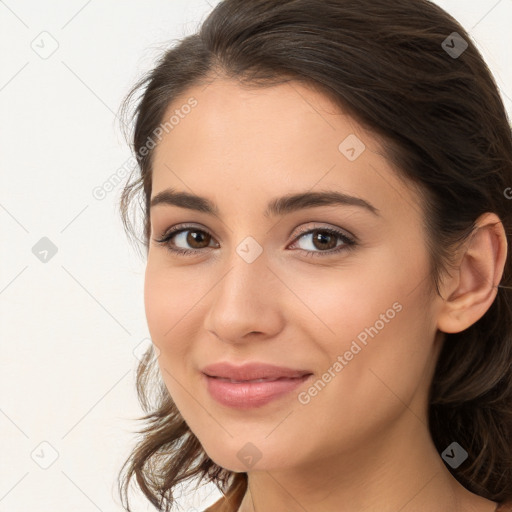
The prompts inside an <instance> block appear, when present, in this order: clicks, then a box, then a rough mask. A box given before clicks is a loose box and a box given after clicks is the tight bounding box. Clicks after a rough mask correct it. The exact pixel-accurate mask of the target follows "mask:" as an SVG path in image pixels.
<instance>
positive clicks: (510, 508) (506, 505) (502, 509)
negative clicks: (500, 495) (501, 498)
mask: <svg viewBox="0 0 512 512" xmlns="http://www.w3.org/2000/svg"><path fill="white" fill-rule="evenodd" d="M496 512H512V500H511V501H505V502H503V503H500V504H499V505H498V508H497V509H496Z"/></svg>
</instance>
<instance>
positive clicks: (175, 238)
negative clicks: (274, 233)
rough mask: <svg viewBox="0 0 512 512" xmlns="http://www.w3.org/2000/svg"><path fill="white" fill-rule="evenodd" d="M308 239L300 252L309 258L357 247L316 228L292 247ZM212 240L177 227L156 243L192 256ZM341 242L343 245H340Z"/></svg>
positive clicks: (201, 232) (341, 235) (340, 235)
mask: <svg viewBox="0 0 512 512" xmlns="http://www.w3.org/2000/svg"><path fill="white" fill-rule="evenodd" d="M306 237H309V238H310V242H309V243H308V244H307V245H309V248H300V250H302V251H305V252H306V253H308V256H324V255H325V256H328V255H332V254H334V253H338V252H341V251H343V250H346V249H351V248H353V247H354V246H355V245H356V242H355V240H353V239H352V238H350V237H348V236H347V235H345V234H344V233H342V232H341V231H337V230H335V229H332V228H329V229H327V228H316V229H310V230H309V231H305V232H303V233H300V234H299V235H298V236H297V237H296V238H295V241H294V243H293V244H292V246H293V245H296V243H297V241H299V240H301V239H303V238H304V239H305V238H306ZM212 240H213V237H212V235H211V234H210V233H208V232H207V231H205V230H202V229H197V228H192V227H188V228H187V227H181V228H180V227H177V228H172V229H171V230H170V231H167V233H166V234H164V236H163V238H161V239H155V242H157V243H159V244H162V245H164V246H165V247H166V248H167V249H168V250H169V251H170V252H171V253H174V254H180V255H185V256H191V255H197V254H199V253H200V252H201V251H202V250H203V249H208V248H211V246H210V242H211V241H212ZM340 240H341V242H342V243H341V244H338V241H340ZM180 242H181V243H182V244H185V245H187V244H188V246H189V247H190V246H192V249H189V248H184V247H179V246H177V243H180ZM214 247H215V245H214ZM217 247H218V245H217ZM315 249H316V250H315Z"/></svg>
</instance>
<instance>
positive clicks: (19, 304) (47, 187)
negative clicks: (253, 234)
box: [0, 0, 512, 512]
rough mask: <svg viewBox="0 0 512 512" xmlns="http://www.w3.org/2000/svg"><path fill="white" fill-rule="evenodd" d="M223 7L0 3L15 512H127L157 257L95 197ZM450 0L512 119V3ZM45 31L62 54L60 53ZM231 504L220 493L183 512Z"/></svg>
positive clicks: (7, 445)
mask: <svg viewBox="0 0 512 512" xmlns="http://www.w3.org/2000/svg"><path fill="white" fill-rule="evenodd" d="M210 1H211V5H210V4H208V3H207V1H206V0H167V1H164V0H151V1H146V2H142V1H140V2H135V1H125V2H114V1H112V0H107V1H99V0H89V1H86V0H72V1H67V2H64V1H60V2H59V1H42V2H36V1H35V0H32V1H22V0H6V1H5V2H3V1H0V45H1V65H0V130H1V131H0V166H1V185H0V225H1V255H2V262H1V265H0V313H1V358H2V359H1V361H2V365H1V371H0V386H1V387H0V389H1V397H0V435H1V445H0V446H1V454H0V461H1V465H0V511H8V512H27V511H28V510H31V511H37V512H61V511H62V512H64V511H66V512H67V511H69V510H74V511H84V512H89V511H91V512H93V511H98V510H100V511H103V512H107V511H121V510H122V507H121V506H120V502H119V499H118V497H117V492H116V485H117V484H116V482H115V478H116V476H117V472H118V470H119V469H120V466H121V464H122V462H124V460H125V458H126V456H127V455H128V453H129V451H130V447H131V446H132V444H133V442H134V439H135V437H134V434H132V432H134V431H135V430H136V429H137V428H139V427H140V426H141V424H140V423H138V422H135V421H131V418H136V417H138V416H140V415H141V414H142V410H141V409H140V408H139V405H138V402H137V399H136V393H135V368H136V365H137V362H138V360H137V358H136V355H134V349H135V353H139V352H138V351H137V348H136V347H138V346H139V349H140V348H141V347H146V346H147V345H146V344H147V343H148V341H147V338H148V337H149V333H148V330H147V326H146V319H145V316H144V303H143V277H144V261H143V260H142V258H141V257H140V256H138V254H137V253H136V252H135V251H134V249H133V247H132V246H131V245H130V244H129V242H128V240H127V238H126V237H125V234H124V232H123V230H122V225H121V221H120V218H119V215H118V213H117V202H118V200H119V193H120V190H121V186H120V185H119V186H117V187H116V189H115V190H113V191H112V192H110V193H109V194H107V195H106V197H105V198H104V199H103V200H98V199H96V198H95V197H93V194H92V191H93V190H94V189H95V187H98V186H101V185H102V184H103V183H104V182H105V181H107V180H108V179H109V177H110V176H111V175H112V174H114V173H115V172H116V171H117V170H118V169H119V168H121V167H122V166H123V165H124V163H125V162H126V161H127V160H128V158H129V157H130V153H129V150H128V147H127V146H126V144H125V142H124V139H123V137H122V135H121V132H120V130H119V124H118V122H117V121H116V120H115V113H117V111H118V108H119V105H120V102H121V99H122V98H123V96H124V95H125V94H126V92H127V91H128V89H129V88H130V86H131V85H132V84H133V83H134V82H135V81H136V79H137V78H139V77H140V76H141V74H142V73H143V72H145V71H147V70H148V69H149V68H150V67H151V66H152V64H153V63H154V61H155V59H156V57H157V56H158V55H159V53H158V49H159V48H160V47H163V46H164V45H166V44H168V43H171V42H172V41H173V40H176V39H179V38H182V37H184V36H185V35H188V34H190V33H192V32H193V31H195V29H196V28H197V26H198V24H199V23H200V22H201V20H203V19H204V18H205V16H206V15H207V13H208V12H209V11H210V10H211V8H212V6H214V5H215V4H216V3H217V2H216V1H214V0H210ZM437 3H438V4H439V5H441V6H442V7H444V8H445V9H446V10H448V11H449V12H450V13H451V14H452V15H454V16H455V17H456V18H457V19H458V20H459V21H460V22H461V23H462V25H463V26H464V27H465V28H466V29H468V30H469V32H470V34H471V35H472V36H473V38H474V40H475V41H476V42H477V45H478V47H479V48H480V50H481V51H482V53H483V55H484V57H485V59H486V60H487V62H488V65H489V67H490V68H491V70H492V71H493V73H494V75H495V77H496V79H497V81H498V84H499V86H500V89H501V92H502V97H503V99H504V101H505V104H506V106H507V110H508V112H509V115H510V113H511V112H512V67H511V65H510V64H511V62H512V58H511V48H512V33H511V31H510V27H511V26H512V0H501V1H497V0H473V1H468V0H465V1H462V0H442V1H441V0H439V1H438V2H437ZM43 31H46V32H48V33H49V34H51V36H48V35H43V36H40V34H41V32H43ZM42 37H45V38H46V39H45V40H44V48H46V50H47V51H48V49H51V48H52V46H51V45H52V44H53V45H55V46H56V45H57V44H58V48H57V50H56V51H55V53H53V54H52V55H51V56H49V57H48V58H46V59H44V58H41V57H40V56H39V55H38V53H36V51H34V49H33V47H34V46H37V45H39V47H40V48H41V49H40V50H39V51H43V48H42V47H43V43H42V42H41V38H42ZM51 38H53V39H54V40H55V41H56V42H52V39H51ZM511 186H512V184H511ZM42 237H47V238H49V239H50V240H51V241H52V242H53V244H55V246H56V247H57V249H58V251H57V253H56V254H55V256H53V257H52V258H51V259H50V260H49V261H48V262H46V263H43V262H41V261H40V260H39V259H38V258H36V256H35V255H34V254H33V252H32V248H33V246H34V245H35V244H36V243H37V242H38V241H39V240H40V239H41V238H42ZM144 340H146V341H144ZM141 343H142V345H140V344H141ZM42 442H46V443H49V444H50V445H51V447H50V446H49V445H47V444H43V445H40V443H42ZM53 450H56V451H57V452H58V458H57V459H56V460H55V462H54V463H53V464H52V465H51V466H50V467H48V468H47V469H43V468H42V467H40V465H41V464H42V465H44V464H45V463H46V464H48V463H49V462H51V457H52V453H53ZM132 496H134V497H133V504H134V510H136V511H145V510H154V508H153V507H150V506H149V505H147V504H146V502H145V500H144V499H142V498H137V497H136V495H132ZM220 496H221V495H220V493H219V492H218V491H217V490H216V489H215V487H213V486H212V485H211V486H208V487H206V488H205V489H204V492H203V493H201V496H199V495H197V494H196V495H195V497H193V496H189V497H188V498H183V499H182V500H181V501H180V508H179V509H178V510H183V511H188V512H193V511H195V510H196V509H194V508H193V507H197V508H198V509H200V510H202V508H204V507H205V506H206V505H209V504H211V503H213V502H214V501H216V500H217V499H218V498H219V497H220ZM203 497H204V498H203ZM201 507H202V508H201Z"/></svg>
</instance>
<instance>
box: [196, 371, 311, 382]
mask: <svg viewBox="0 0 512 512" xmlns="http://www.w3.org/2000/svg"><path fill="white" fill-rule="evenodd" d="M205 375H206V376H207V377H210V378H212V379H217V380H219V381H222V382H231V383H233V384H244V383H247V382H275V381H279V380H299V379H303V378H304V377H308V376H309V375H312V373H308V374H304V375H301V376H299V377H277V378H273V377H266V378H261V379H244V380H235V379H227V378H225V377H215V376H213V375H207V374H205Z"/></svg>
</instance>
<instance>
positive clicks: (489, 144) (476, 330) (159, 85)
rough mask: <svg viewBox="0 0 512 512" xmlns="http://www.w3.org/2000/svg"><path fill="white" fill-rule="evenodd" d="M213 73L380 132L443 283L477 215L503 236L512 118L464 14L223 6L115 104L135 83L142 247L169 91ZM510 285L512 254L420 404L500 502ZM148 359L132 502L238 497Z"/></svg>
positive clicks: (510, 411)
mask: <svg viewBox="0 0 512 512" xmlns="http://www.w3.org/2000/svg"><path fill="white" fill-rule="evenodd" d="M454 32H457V34H458V35H454V34H453V33H454ZM466 45H467V47H466ZM219 76H222V77H227V78H230V79H233V80H237V81H238V82H239V83H241V84H242V83H244V84H249V85H251V86H254V87H266V86H269V85H274V84H280V83H283V82H285V81H288V80H295V81H299V82H301V83H304V84H308V85H310V86H312V87H316V88H317V89H318V90H320V91H322V92H323V93H324V94H325V95H327V96H329V97H330V98H332V99H333V100H334V101H335V102H336V104H337V105H339V107H340V108H341V109H343V111H344V112H347V113H348V114H350V115H352V116H353V118H354V119H355V120H356V121H358V122H359V123H360V124H361V125H362V126H364V127H366V128H368V129H369V130H370V131H371V132H372V133H374V134H375V136H377V137H379V140H382V141H383V147H384V148H385V156H386V157H387V158H388V159H389V161H390V162H392V163H393V164H394V165H395V167H396V168H397V169H398V171H397V172H399V173H400V175H401V177H402V178H403V179H404V180H408V182H410V183H414V184H415V185H416V186H417V187H419V188H420V190H421V191H422V196H423V197H424V199H425V201H424V210H425V211H424V222H425V227H426V232H427V233H428V236H427V240H426V244H427V248H428V251H429V256H430V261H431V269H432V285H433V287H432V289H434V287H435V290H436V292H437V293H439V286H438V284H439V279H440V276H442V274H443V272H444V271H445V270H446V269H447V268H448V267H450V265H452V263H453V261H452V257H453V254H454V252H453V247H454V245H455V244H457V243H460V242H463V241H465V240H467V237H469V236H470V235H471V233H472V231H473V229H474V227H475V224H474V221H475V220H476V219H477V218H478V217H479V216H480V215H481V214H483V213H485V212H494V213H496V214H497V215H498V217H499V218H500V220H501V221H502V223H503V226H504V228H505V231H506V233H507V241H508V246H509V247H510V246H512V244H511V241H512V234H511V231H512V199H511V196H512V188H511V187H512V134H511V126H510V122H509V119H508V118H507V114H506V111H505V108H504V105H503V102H502V100H501V98H500V94H499V92H498V87H497V85H496V82H495V81H494V79H493V77H492V74H491V72H490V71H489V69H488V67H487V65H486V64H485V62H484V60H483V59H482V56H481V55H480V53H479V52H478V50H477V48H476V47H475V45H474V43H473V42H472V40H471V38H470V36H469V35H468V33H467V32H466V31H465V30H464V29H463V27H462V26H461V25H460V24H459V23H457V21H455V20H454V19H453V18H452V17H451V16H449V15H448V14H447V13H446V12H445V11H443V10H442V9H441V8H440V7H438V6H436V5H435V4H433V3H431V2H430V1H427V0H394V1H393V2H390V1H389V0H251V1H247V0H224V1H222V2H220V3H219V4H218V5H217V6H216V7H215V8H214V9H213V11H212V12H211V13H210V15H209V16H208V17H207V18H206V20H205V21H204V22H203V23H202V25H201V27H200V28H199V30H198V32H197V33H195V34H193V35H190V36H188V37H185V38H184V39H182V40H181V41H179V42H178V44H175V45H173V46H172V47H171V48H168V49H166V50H165V52H164V53H163V55H162V56H161V58H160V60H159V61H158V62H157V64H156V66H155V67H154V69H152V70H151V71H150V72H149V73H148V74H147V75H146V76H144V77H143V78H142V79H141V80H140V81H139V82H138V83H137V84H136V85H135V86H134V87H133V89H132V90H131V91H130V93H129V94H128V95H127V97H126V98H125V101H124V102H123V105H122V114H123V116H126V115H127V113H128V112H129V111H130V109H131V107H132V102H133V101H134V100H135V96H136V94H137V93H138V92H141V95H140V98H137V99H136V106H135V108H134V110H133V113H132V114H131V118H130V119H131V120H133V121H134V124H133V133H132V134H129V135H128V137H129V140H130V143H131V145H132V150H133V152H134V153H135V155H136V157H137V162H138V167H137V169H136V170H135V172H134V174H132V176H131V177H130V178H129V180H128V182H127V183H126V185H125V188H124V190H123V193H122V197H121V202H120V210H121V214H122V219H123V222H124V226H125V228H126V231H127V233H128V235H129V236H131V237H134V238H135V239H138V235H137V231H136V230H135V229H134V225H133V222H132V213H134V214H135V217H136V216H137V215H136V212H134V211H131V209H130V208H131V207H132V206H133V205H134V200H135V199H136V198H138V203H139V207H140V209H141V211H142V215H143V226H142V232H143V238H142V240H140V239H139V241H141V242H142V244H143V245H144V247H145V249H146V251H147V249H148V240H149V236H150V220H149V200H150V196H151V183H152V173H151V157H152V155H153V151H152V150H149V151H148V150H147V148H148V141H149V140H153V142H155V140H154V139H155V135H156V134H158V133H159V132H158V130H157V129H158V127H159V125H160V124H161V123H162V122H164V119H163V117H164V113H165V112H166V110H167V108H168V106H169V104H170V103H171V102H172V101H173V100H174V99H175V98H177V97H178V96H179V95H181V94H183V93H185V92H186V90H187V89H188V88H189V87H191V86H195V85H200V84H206V83H208V82H209V81H211V80H214V79H215V78H216V77H219ZM153 145H154V144H152V145H151V147H152V146H153ZM144 148H146V150H144ZM135 217H133V218H135ZM511 285H512V251H510V250H509V251H508V255H507V260H506V264H505V269H504V275H503V278H502V282H501V284H500V285H499V287H498V294H497V296H496V298H495V300H494V302H493V304H492V305H491V307H490V308H489V310H488V311H487V312H486V313H485V315H484V316H483V317H482V318H481V319H480V320H478V321H477V322H476V323H475V324H473V325H472V326H471V327H469V328H468V329H466V330H464V331H462V332H460V333H449V334H446V339H445V342H444V345H443V348H442V352H441V354H440V358H439V360H438V364H437V367H436V372H435V375H434V378H433V382H432V385H431V389H430V402H429V428H430V431H431V434H432V438H433V440H434V443H435V445H436V448H437V449H438V451H439V452H442V451H443V450H444V449H445V448H446V447H447V446H448V445H449V444H451V443H452V441H454V440H456V441H457V442H458V443H459V444H460V445H461V446H463V447H464V449H465V450H466V451H467V452H468V454H469V458H468V461H467V462H466V463H464V464H462V465H461V466H459V467H458V468H457V469H452V468H448V469H449V470H450V471H451V473H452V474H453V476H454V477H455V478H456V479H457V480H458V481H459V482H460V483H461V484H462V485H464V486H465V487H466V488H467V489H469V490H470V491H472V492H474V493H476V494H479V495H481V496H484V497H485V498H487V499H490V500H495V501H503V500H508V499H510V498H512V372H511V363H512V289H511ZM151 354H152V352H151V351H149V352H148V353H147V354H146V356H145V358H144V360H142V362H141V363H140V365H139V367H138V371H137V391H138V395H139V399H140V402H141V405H142V407H143V409H144V411H145V412H146V415H145V416H144V417H142V418H140V421H143V422H145V428H144V429H142V430H139V433H140V434H141V436H140V439H139V442H138V444H137V445H136V446H135V448H134V449H133V452H132V453H131V455H130V457H129V459H128V460H126V462H125V463H124V465H123V468H122V469H121V471H120V485H119V491H120V493H121V496H122V499H123V498H124V501H123V505H125V507H126V510H128V511H130V508H129V500H128V486H129V483H130V480H131V479H132V478H133V477H135V478H136V481H137V484H138V486H139V487H140V489H141V490H142V492H143V493H144V494H145V495H146V497H147V498H148V500H149V501H150V502H151V503H152V504H153V505H155V506H156V507H158V508H159V510H164V511H168V510H170V508H171V506H172V504H173V503H174V501H175V498H174V496H173V489H174V488H175V486H176V485H177V484H178V483H180V482H185V481H187V480H189V479H196V480H197V481H198V482H208V481H210V482H214V483H215V484H216V485H217V487H218V488H219V490H220V491H221V492H222V493H223V494H225V493H229V494H234V495H236V496H237V497H238V498H239V497H240V496H242V495H243V493H244V491H245V489H246V486H247V474H246V473H235V472H231V471H228V470H226V469H224V468H221V467H220V466H218V465H217V464H215V463H214V462H213V461H212V460H211V459H210V458H209V457H208V455H207V454H206V453H205V451H204V450H203V448H202V446H201V444H200V442H199V440H198V439H197V438H196V437H195V436H194V434H193V433H192V432H191V431H190V429H189V428H188V426H187V424H186V423H185V421H184V420H183V418H182V416H181V415H180V412H179V411H178V409H177V407H176V405H175V404H174V403H173V401H172V399H171V398H170V396H169V393H168V391H167V389H166V388H165V385H164V384H163V382H162V380H161V379H160V376H159V374H158V370H156V365H155V360H154V359H152V355H151ZM155 370H156V371H155ZM155 390H156V393H154V396H151V393H152V392H154V391H155ZM124 471H125V473H123V472H124ZM235 491H236V492H235ZM238 498H237V500H236V501H237V502H239V499H238ZM237 505H238V503H236V504H234V506H233V510H236V506H237Z"/></svg>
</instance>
